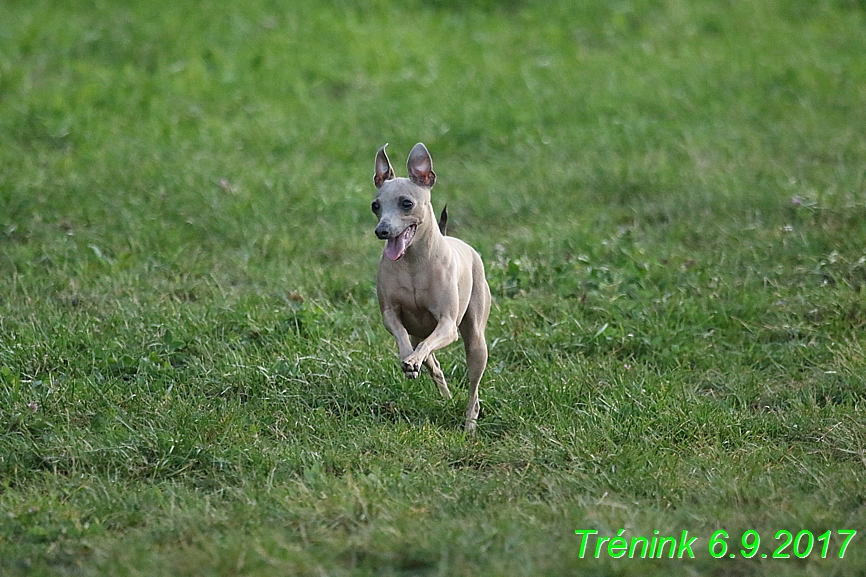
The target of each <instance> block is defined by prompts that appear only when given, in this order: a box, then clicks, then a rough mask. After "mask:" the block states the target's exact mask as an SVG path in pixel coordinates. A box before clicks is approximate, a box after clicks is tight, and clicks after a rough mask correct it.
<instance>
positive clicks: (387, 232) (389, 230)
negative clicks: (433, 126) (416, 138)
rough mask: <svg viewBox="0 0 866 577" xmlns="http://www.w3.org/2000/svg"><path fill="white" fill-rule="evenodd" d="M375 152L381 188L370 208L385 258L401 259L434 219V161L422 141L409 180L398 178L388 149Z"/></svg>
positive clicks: (411, 161)
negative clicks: (432, 192) (374, 218)
mask: <svg viewBox="0 0 866 577" xmlns="http://www.w3.org/2000/svg"><path fill="white" fill-rule="evenodd" d="M386 146H388V145H387V144H386V145H385V146H383V147H382V148H380V149H379V152H377V153H376V173H375V175H374V176H373V182H374V183H375V184H376V188H378V189H379V194H377V195H376V200H374V201H373V204H372V206H371V208H372V209H373V212H374V213H375V214H376V216H377V217H379V224H378V225H377V226H376V236H377V237H379V238H380V239H382V240H385V241H387V242H386V243H385V252H384V253H383V254H384V256H385V257H386V258H388V259H390V260H399V259H401V258H402V257H403V255H404V254H406V249H408V248H409V246H410V245H411V244H412V240H413V239H414V238H415V234H416V233H417V232H418V230H419V228H420V229H421V230H427V229H428V228H429V227H430V226H431V224H432V223H431V221H432V220H433V218H432V217H433V208H432V206H431V205H430V189H432V188H433V185H434V184H435V183H436V173H435V172H433V159H432V158H431V157H430V153H429V152H428V151H427V147H425V146H424V145H423V144H421V143H420V142H419V143H418V144H416V145H415V146H414V147H413V148H412V152H410V153H409V160H408V161H407V162H406V167H407V168H408V169H409V178H396V177H395V176H394V169H393V168H391V162H390V161H389V160H388V155H387V154H385V147H386Z"/></svg>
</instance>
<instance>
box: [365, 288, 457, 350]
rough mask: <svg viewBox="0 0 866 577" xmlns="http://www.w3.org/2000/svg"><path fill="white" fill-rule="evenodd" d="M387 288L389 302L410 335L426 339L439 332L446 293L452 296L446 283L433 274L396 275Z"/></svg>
mask: <svg viewBox="0 0 866 577" xmlns="http://www.w3.org/2000/svg"><path fill="white" fill-rule="evenodd" d="M386 287H387V288H385V287H383V286H382V285H381V284H380V286H379V288H380V290H381V289H383V288H385V290H386V292H387V295H386V300H387V301H388V302H390V303H392V304H393V305H396V307H395V308H396V309H397V310H398V311H399V315H400V320H401V322H402V323H403V326H404V327H406V330H407V331H408V332H409V334H410V335H413V336H416V337H419V338H426V337H427V336H428V335H429V334H430V333H431V332H433V330H434V329H435V328H436V324H437V323H438V316H439V315H438V313H439V312H440V309H441V308H442V307H441V305H442V297H443V293H447V292H450V291H449V290H448V287H447V285H446V286H443V279H442V278H438V277H437V276H436V275H430V274H409V273H408V271H407V272H405V273H404V274H396V275H393V276H391V277H390V283H389V284H388V285H386Z"/></svg>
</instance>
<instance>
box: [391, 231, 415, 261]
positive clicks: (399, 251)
mask: <svg viewBox="0 0 866 577" xmlns="http://www.w3.org/2000/svg"><path fill="white" fill-rule="evenodd" d="M416 228H418V225H416V224H410V225H409V226H407V227H406V228H405V229H404V230H403V232H401V233H400V234H398V235H397V236H394V237H391V238H389V239H388V241H387V242H386V243H385V256H386V257H387V258H389V259H391V260H400V259H401V258H402V257H403V255H404V254H406V248H407V247H408V246H409V243H410V242H412V238H413V237H414V236H415V229H416Z"/></svg>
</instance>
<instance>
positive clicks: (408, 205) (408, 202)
mask: <svg viewBox="0 0 866 577" xmlns="http://www.w3.org/2000/svg"><path fill="white" fill-rule="evenodd" d="M400 206H402V207H403V208H404V209H405V210H412V207H413V206H415V203H414V202H412V201H411V200H409V199H408V198H404V199H403V200H402V201H400Z"/></svg>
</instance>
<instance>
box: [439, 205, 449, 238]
mask: <svg viewBox="0 0 866 577" xmlns="http://www.w3.org/2000/svg"><path fill="white" fill-rule="evenodd" d="M447 224H448V205H447V204H446V205H445V206H443V207H442V214H440V215H439V232H441V233H442V236H445V226H446V225H447Z"/></svg>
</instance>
